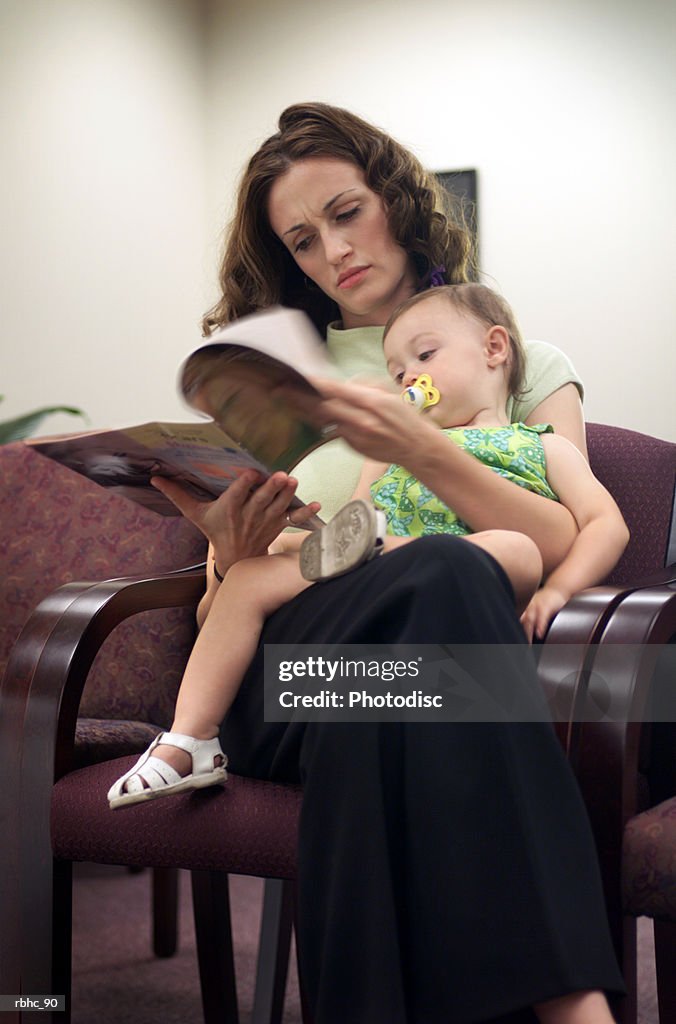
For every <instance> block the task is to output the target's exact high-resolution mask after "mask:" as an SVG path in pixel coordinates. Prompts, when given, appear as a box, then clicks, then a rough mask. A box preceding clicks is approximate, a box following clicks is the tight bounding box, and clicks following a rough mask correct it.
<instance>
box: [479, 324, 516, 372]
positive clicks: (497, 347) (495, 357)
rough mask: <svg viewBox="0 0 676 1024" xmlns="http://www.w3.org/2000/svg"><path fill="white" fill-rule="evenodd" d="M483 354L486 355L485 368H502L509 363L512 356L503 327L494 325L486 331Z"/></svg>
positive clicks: (507, 334) (509, 343)
mask: <svg viewBox="0 0 676 1024" xmlns="http://www.w3.org/2000/svg"><path fill="white" fill-rule="evenodd" d="M484 352H485V353H486V365H487V366H492V367H496V366H502V365H504V364H505V363H507V362H509V359H510V357H511V354H512V345H511V342H510V340H509V333H508V331H507V329H506V328H505V327H501V326H500V325H499V324H496V325H495V326H493V327H491V328H490V330H488V331H486V337H485V339H484Z"/></svg>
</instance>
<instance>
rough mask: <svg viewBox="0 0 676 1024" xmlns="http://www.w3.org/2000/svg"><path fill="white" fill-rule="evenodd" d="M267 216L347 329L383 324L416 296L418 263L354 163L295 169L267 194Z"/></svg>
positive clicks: (329, 161)
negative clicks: (396, 235) (396, 237)
mask: <svg viewBox="0 0 676 1024" xmlns="http://www.w3.org/2000/svg"><path fill="white" fill-rule="evenodd" d="M268 216H269V219H270V225H271V227H272V230H273V231H274V232H275V234H276V235H277V236H278V237H279V238H280V239H281V241H282V242H283V243H284V245H285V246H286V247H287V249H288V250H289V252H290V253H291V255H292V256H293V258H294V260H295V261H296V263H297V264H298V266H299V267H300V269H301V270H302V272H303V273H304V274H305V275H306V277H308V278H310V279H311V280H312V281H314V283H315V284H316V285H317V286H318V287H319V288H321V290H322V291H323V292H325V293H326V295H328V296H330V297H331V298H332V299H334V301H335V302H337V304H338V306H339V308H340V312H341V316H342V320H343V326H344V327H367V326H381V325H383V324H384V323H385V322H386V321H387V318H388V317H389V315H390V313H391V312H392V311H393V310H394V309H395V308H396V307H397V306H398V305H399V303H400V302H403V301H404V299H407V298H409V296H411V295H413V293H414V292H415V290H416V288H417V285H418V280H417V275H416V273H415V269H414V266H413V263H412V261H411V259H410V258H409V256H408V254H407V253H406V252H405V251H404V249H402V247H401V246H400V245H399V244H398V243H397V242H396V241H395V240H394V238H393V237H392V235H391V233H390V228H389V224H388V221H387V211H386V208H385V204H384V202H383V200H382V198H381V197H380V196H378V195H376V193H375V192H372V191H371V189H370V188H369V187H368V185H367V184H366V181H365V178H364V174H363V172H362V170H361V168H360V167H357V165H356V164H352V163H349V162H348V161H346V160H337V159H335V158H333V157H312V158H311V159H308V160H301V161H299V162H298V163H295V164H292V166H291V167H290V168H289V170H288V171H287V172H286V173H285V174H284V175H282V177H281V178H277V180H276V181H275V182H274V184H273V186H272V188H271V189H270V195H269V198H268Z"/></svg>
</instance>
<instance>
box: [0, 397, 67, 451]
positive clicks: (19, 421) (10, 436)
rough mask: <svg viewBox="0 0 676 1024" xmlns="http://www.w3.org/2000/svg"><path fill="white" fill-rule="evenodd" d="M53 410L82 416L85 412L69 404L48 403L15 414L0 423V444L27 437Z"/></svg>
mask: <svg viewBox="0 0 676 1024" xmlns="http://www.w3.org/2000/svg"><path fill="white" fill-rule="evenodd" d="M55 412H65V413H68V414H69V415H71V416H82V417H84V416H85V414H84V413H83V412H82V410H81V409H74V408H73V407H72V406H69V405H49V406H45V408H44V409H36V410H35V411H34V412H29V413H26V414H25V415H24V416H17V417H16V418H15V419H13V420H5V422H4V423H0V444H9V442H10V441H21V440H22V439H23V438H24V437H28V436H29V435H30V434H32V433H33V431H34V430H35V429H36V428H37V427H38V426H39V425H40V424H41V423H42V421H43V420H44V419H45V417H46V416H51V414H52V413H55Z"/></svg>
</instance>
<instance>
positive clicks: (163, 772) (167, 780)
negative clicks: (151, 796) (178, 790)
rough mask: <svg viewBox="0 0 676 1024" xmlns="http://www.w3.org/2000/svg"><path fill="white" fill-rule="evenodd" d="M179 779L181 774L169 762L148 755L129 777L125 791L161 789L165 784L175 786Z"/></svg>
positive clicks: (136, 791) (135, 791)
mask: <svg viewBox="0 0 676 1024" xmlns="http://www.w3.org/2000/svg"><path fill="white" fill-rule="evenodd" d="M180 781H181V776H180V775H179V773H178V772H177V771H176V769H175V768H172V767H171V765H170V764H167V762H166V761H163V760H162V758H160V757H149V758H148V760H147V761H146V762H145V763H144V764H143V765H142V766H141V767H140V768H138V769H137V771H135V772H134V774H133V775H131V776H130V777H129V779H128V780H127V790H126V791H127V793H138V792H140V791H141V790H142V789H163V788H164V787H165V786H175V785H176V783H177V782H180ZM144 783H145V785H144Z"/></svg>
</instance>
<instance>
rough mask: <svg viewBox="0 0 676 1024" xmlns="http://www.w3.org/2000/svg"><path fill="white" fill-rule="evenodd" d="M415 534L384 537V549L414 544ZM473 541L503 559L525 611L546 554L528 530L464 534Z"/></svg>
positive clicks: (535, 586) (538, 584)
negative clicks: (543, 553)
mask: <svg viewBox="0 0 676 1024" xmlns="http://www.w3.org/2000/svg"><path fill="white" fill-rule="evenodd" d="M414 539H415V538H413V537H392V536H390V534H387V536H386V537H385V539H384V542H383V553H384V554H387V552H388V551H393V550H394V549H395V548H398V547H401V545H402V544H410V543H411V541H412V540H414ZM463 540H466V541H467V542H468V543H469V544H476V545H477V547H480V548H483V549H484V551H487V552H488V553H489V555H492V556H493V558H494V559H495V560H496V561H497V562H499V563H500V565H501V566H502V568H503V569H504V570H505V572H506V573H507V575H508V576H509V579H510V582H511V584H512V587H513V588H514V596H515V598H516V607H517V610H518V611H519V613H521V612H522V611H523V610H524V608H525V607H526V605H527V604H528V602H529V601H530V599H531V597H532V596H533V594H534V593H535V591H536V590H537V588H538V587H539V586H540V581H541V580H542V569H543V566H542V556H541V555H540V551H539V549H538V547H537V545H536V544H535V542H534V541H532V540H531V539H530V537H527V536H526V535H525V534H524V533H517V532H516V531H514V530H483V531H482V532H481V533H472V534H469V535H468V536H467V537H463Z"/></svg>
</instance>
